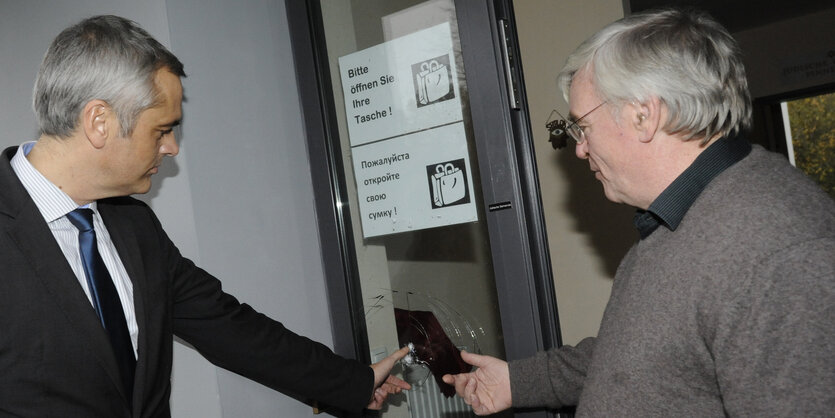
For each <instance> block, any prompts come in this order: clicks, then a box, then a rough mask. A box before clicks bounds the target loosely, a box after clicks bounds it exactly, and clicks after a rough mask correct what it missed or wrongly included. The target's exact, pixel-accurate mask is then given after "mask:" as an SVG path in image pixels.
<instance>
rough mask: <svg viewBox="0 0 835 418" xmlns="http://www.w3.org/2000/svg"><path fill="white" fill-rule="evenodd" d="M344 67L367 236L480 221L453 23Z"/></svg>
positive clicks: (350, 59)
mask: <svg viewBox="0 0 835 418" xmlns="http://www.w3.org/2000/svg"><path fill="white" fill-rule="evenodd" d="M339 68H340V75H341V80H342V90H343V93H344V97H345V110H346V117H347V121H348V133H349V136H350V141H349V142H350V144H351V152H352V159H353V165H354V175H355V177H356V180H357V194H358V198H359V205H360V215H361V217H362V227H363V236H364V237H366V238H368V237H373V236H379V235H385V234H391V233H396V232H403V231H408V230H417V229H425V228H432V227H438V226H443V225H452V224H457V223H462V222H474V221H477V220H478V216H477V212H476V208H475V201H474V200H473V197H472V190H473V184H472V165H471V164H470V161H469V154H468V152H467V139H466V133H465V130H464V126H463V122H462V119H463V117H462V111H461V99H460V95H459V90H458V71H457V70H456V66H455V58H454V54H453V50H452V38H451V36H450V27H449V23H443V24H440V25H437V26H434V27H431V28H428V29H424V30H421V31H418V32H415V33H412V34H409V35H406V36H403V37H400V38H397V39H393V40H391V41H388V42H384V43H382V44H380V45H376V46H373V47H371V48H368V49H364V50H362V51H357V52H355V53H352V54H349V55H346V56H343V57H340V58H339Z"/></svg>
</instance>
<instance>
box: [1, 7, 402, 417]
mask: <svg viewBox="0 0 835 418" xmlns="http://www.w3.org/2000/svg"><path fill="white" fill-rule="evenodd" d="M183 76H185V73H184V72H183V65H182V64H181V63H180V61H179V60H178V59H177V58H176V57H175V56H174V55H173V54H172V53H171V52H170V51H168V50H167V49H166V48H165V47H163V46H162V45H160V44H159V43H158V42H157V41H156V40H154V39H153V38H152V37H151V36H150V35H148V33H147V32H145V31H144V30H142V29H141V28H139V27H138V26H137V25H135V24H134V23H133V22H131V21H128V20H126V19H123V18H119V17H115V16H98V17H93V18H90V19H86V20H84V21H82V22H80V23H79V24H77V25H74V26H72V27H70V28H68V29H66V30H64V31H63V32H62V33H61V34H60V35H58V37H57V38H56V39H55V41H54V42H53V44H52V45H51V46H50V48H49V50H48V52H47V54H46V56H45V57H44V60H43V63H42V65H41V69H40V72H39V74H38V78H37V81H36V86H35V93H34V94H35V100H34V104H35V111H36V113H37V117H38V121H39V125H40V129H41V136H40V138H39V139H38V140H37V141H36V142H30V143H26V144H23V145H22V146H21V147H12V148H9V149H6V150H5V151H4V152H3V154H2V157H0V284H2V291H0V415H2V416H6V415H11V416H31V417H45V416H61V417H159V416H169V415H170V408H169V395H170V391H171V383H170V375H171V367H172V351H173V337H174V335H175V334H176V335H177V336H178V337H180V338H182V339H183V340H185V341H186V342H188V343H189V344H191V345H192V346H194V347H195V348H196V349H197V350H198V351H199V352H200V353H201V354H203V355H204V356H205V357H206V358H207V359H209V360H210V361H212V362H213V363H214V364H216V365H218V366H220V367H224V368H226V369H229V370H231V371H234V372H236V373H239V374H241V375H243V376H246V377H249V378H251V379H253V380H255V381H258V382H260V383H262V384H264V385H267V386H269V387H272V388H274V389H277V390H282V391H287V392H290V393H292V394H294V395H296V396H300V397H303V398H305V399H311V400H315V401H318V402H322V403H324V404H327V405H330V406H333V407H336V408H339V409H341V410H346V411H358V410H361V409H363V408H364V407H367V408H371V409H379V408H380V407H381V406H382V404H383V402H384V401H385V399H386V397H387V396H388V395H389V394H391V393H397V392H399V391H400V390H402V389H408V388H409V385H408V384H407V383H405V382H403V381H402V380H400V379H397V378H396V377H393V376H390V375H389V373H390V371H391V368H392V367H393V366H394V364H395V363H396V362H397V361H398V360H399V359H400V358H402V357H403V356H404V355H405V354H406V353H407V351H406V350H400V351H398V352H396V353H394V354H392V355H391V356H389V357H388V358H386V359H384V360H382V361H381V362H379V363H376V364H373V365H371V367H369V366H367V365H364V364H362V363H359V362H356V361H353V360H348V359H344V358H342V357H339V356H337V355H335V354H334V353H333V352H332V351H331V350H330V349H328V348H327V347H325V346H324V345H321V344H319V343H316V342H313V341H311V340H309V339H307V338H305V337H302V336H299V335H297V334H295V333H293V332H291V331H289V330H287V329H286V328H285V327H284V326H283V325H281V324H280V323H279V322H276V321H274V320H272V319H270V318H267V317H266V316H264V315H262V314H260V313H258V312H256V311H254V310H253V309H252V308H251V307H249V306H248V305H246V304H241V303H239V302H238V301H237V300H236V299H235V298H234V297H232V296H230V295H228V294H226V293H224V292H223V290H222V289H221V284H220V282H219V281H218V280H217V279H215V278H214V277H212V276H211V275H209V274H208V273H206V272H205V271H203V270H201V269H200V268H198V267H197V266H195V265H194V264H193V263H192V262H191V261H190V260H188V259H186V258H184V257H182V256H181V255H180V253H179V251H178V250H177V248H176V247H175V246H174V244H173V243H172V242H171V241H170V240H169V239H168V237H167V235H166V234H165V232H164V231H163V229H162V227H161V225H160V223H159V221H158V220H157V218H156V216H155V215H154V213H153V211H151V209H150V208H149V207H148V206H146V205H145V204H143V203H142V202H140V201H138V200H135V199H133V198H131V197H127V196H129V195H131V194H134V193H146V192H147V191H148V190H149V188H150V187H151V177H152V176H153V175H154V174H156V172H157V170H158V167H159V165H160V163H161V161H162V159H163V157H165V156H166V155H169V156H174V155H177V152H178V146H177V142H176V140H175V138H174V134H173V128H174V126H176V125H177V124H178V123H179V121H180V119H181V116H182V111H181V102H182V94H183V90H182V85H181V83H180V77H183Z"/></svg>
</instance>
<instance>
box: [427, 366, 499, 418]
mask: <svg viewBox="0 0 835 418" xmlns="http://www.w3.org/2000/svg"><path fill="white" fill-rule="evenodd" d="M461 358H462V359H464V361H466V362H467V363H469V364H471V365H473V366H475V367H476V370H475V371H473V372H470V373H461V374H455V375H451V374H448V375H445V376H444V377H443V379H444V382H446V383H448V384H450V385H453V386H455V392H456V393H458V396H460V397H461V398H463V399H464V402H466V403H467V405H470V406H471V407H472V408H473V411H475V413H476V415H489V414H493V413H496V412H500V411H504V410H505V409H507V408H510V406H511V404H512V399H511V395H510V370H509V369H508V366H507V362H506V361H504V360H500V359H497V358H495V357H490V356H482V355H478V354H471V353H468V352H466V351H462V352H461Z"/></svg>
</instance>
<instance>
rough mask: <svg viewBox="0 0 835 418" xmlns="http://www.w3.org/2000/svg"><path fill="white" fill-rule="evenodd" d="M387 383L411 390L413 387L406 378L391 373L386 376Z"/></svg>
mask: <svg viewBox="0 0 835 418" xmlns="http://www.w3.org/2000/svg"><path fill="white" fill-rule="evenodd" d="M386 383H388V384H390V385H392V386H395V387H397V388H398V389H406V390H409V389H411V388H412V385H410V384H409V382H407V381H405V380H403V379H401V378H399V377H397V376H392V375H389V377H388V378H386Z"/></svg>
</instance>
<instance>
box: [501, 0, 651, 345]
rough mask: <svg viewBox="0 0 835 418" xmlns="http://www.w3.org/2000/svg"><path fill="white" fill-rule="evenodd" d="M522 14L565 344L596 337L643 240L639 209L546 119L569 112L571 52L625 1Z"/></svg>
mask: <svg viewBox="0 0 835 418" xmlns="http://www.w3.org/2000/svg"><path fill="white" fill-rule="evenodd" d="M513 7H514V12H515V14H516V22H517V32H518V35H519V46H520V49H521V55H522V67H523V71H524V76H525V85H526V92H527V96H528V106H529V107H530V117H531V125H532V126H531V132H533V140H534V147H535V151H536V163H537V168H538V170H539V182H540V188H541V196H542V206H543V211H544V213H545V226H546V231H547V233H548V245H549V247H550V251H551V267H552V270H553V274H554V287H555V291H556V295H557V308H558V311H559V316H560V328H561V330H562V337H563V342H564V343H566V344H576V343H577V342H578V341H580V340H581V339H582V338H584V337H588V336H592V335H597V329H598V328H599V326H600V321H601V319H602V318H603V309H604V308H605V307H606V302H607V301H608V300H609V294H610V291H611V287H612V278H613V277H614V275H615V269H616V267H617V265H618V264H619V262H620V259H621V258H622V257H623V255H624V254H625V253H626V250H627V249H628V248H629V246H630V245H631V244H632V243H633V242H635V240H636V239H637V238H638V234H637V232H635V228H633V227H632V215H633V214H634V209H632V208H630V207H628V206H625V205H618V204H615V203H612V202H609V201H608V200H606V198H605V197H604V195H603V188H602V187H601V186H600V184H599V182H598V181H597V180H595V179H594V177H592V176H591V173H590V171H589V167H588V162H586V161H581V160H579V159H577V157H576V156H574V146H573V145H571V144H569V146H568V147H566V148H563V149H562V150H559V151H555V150H554V149H553V148H551V145H550V144H549V143H548V132H547V130H546V129H545V123H546V122H547V121H548V117H549V115H550V114H551V111H552V110H553V109H557V110H558V111H559V112H560V113H562V114H563V115H564V116H566V117H567V116H568V106H567V104H566V103H565V100H563V98H562V93H560V92H559V90H558V89H557V81H556V79H557V73H559V71H560V69H561V68H562V66H563V64H564V63H565V59H566V57H568V54H570V53H571V52H572V51H573V50H574V48H576V47H577V46H578V45H579V44H580V43H581V42H582V41H583V40H584V39H586V38H587V37H589V36H591V35H592V34H593V33H594V32H596V31H597V30H599V29H600V28H602V27H603V26H605V25H606V24H608V23H610V22H612V21H614V20H617V19H619V18H621V17H623V6H622V1H621V0H562V1H551V0H519V1H515V2H514V3H513Z"/></svg>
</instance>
